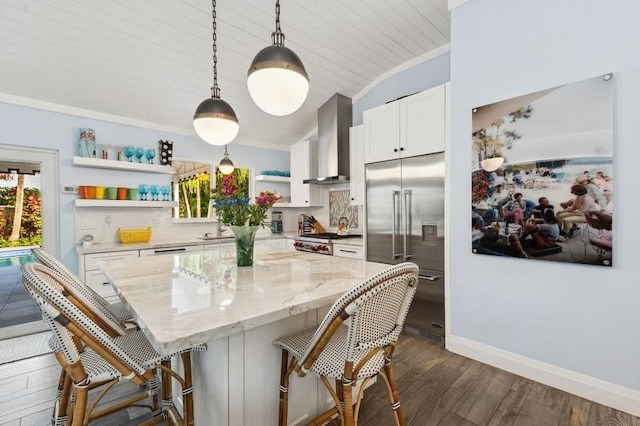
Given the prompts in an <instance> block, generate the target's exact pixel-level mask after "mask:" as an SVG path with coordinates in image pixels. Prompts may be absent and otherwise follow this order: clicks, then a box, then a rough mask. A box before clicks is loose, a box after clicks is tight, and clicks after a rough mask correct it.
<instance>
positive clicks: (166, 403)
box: [161, 359, 173, 416]
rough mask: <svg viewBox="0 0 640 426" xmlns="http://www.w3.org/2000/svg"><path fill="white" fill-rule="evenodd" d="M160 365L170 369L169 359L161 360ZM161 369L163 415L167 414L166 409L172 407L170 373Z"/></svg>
mask: <svg viewBox="0 0 640 426" xmlns="http://www.w3.org/2000/svg"><path fill="white" fill-rule="evenodd" d="M161 363H162V365H163V366H164V367H166V368H168V369H171V360H168V359H165V360H162V362H161ZM161 370H162V374H161V376H162V403H161V405H162V411H163V412H164V414H163V415H165V416H166V415H167V410H169V409H170V408H171V407H173V391H172V389H171V384H172V383H171V374H169V373H168V372H167V370H166V369H165V368H163V369H161Z"/></svg>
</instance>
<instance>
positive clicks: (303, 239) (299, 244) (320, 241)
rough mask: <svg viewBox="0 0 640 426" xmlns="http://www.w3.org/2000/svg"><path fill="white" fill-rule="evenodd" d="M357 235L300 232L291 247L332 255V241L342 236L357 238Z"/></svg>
mask: <svg viewBox="0 0 640 426" xmlns="http://www.w3.org/2000/svg"><path fill="white" fill-rule="evenodd" d="M358 237H359V235H338V234H336V233H333V232H325V233H323V234H302V235H299V236H297V237H296V238H295V239H294V241H293V247H294V248H295V249H296V250H298V251H306V252H309V253H318V254H326V255H329V256H333V241H335V240H339V239H342V238H358Z"/></svg>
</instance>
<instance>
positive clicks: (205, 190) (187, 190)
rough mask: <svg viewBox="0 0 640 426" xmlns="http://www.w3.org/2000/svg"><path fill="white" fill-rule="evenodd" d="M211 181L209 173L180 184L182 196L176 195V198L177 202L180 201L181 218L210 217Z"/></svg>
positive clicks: (198, 175)
mask: <svg viewBox="0 0 640 426" xmlns="http://www.w3.org/2000/svg"><path fill="white" fill-rule="evenodd" d="M210 181H211V179H210V176H209V174H208V173H199V174H197V175H196V176H194V177H191V178H189V179H184V180H182V181H180V182H179V184H178V189H179V191H180V194H176V195H177V196H175V197H174V199H175V200H178V210H179V212H180V216H179V217H182V218H194V217H195V218H200V217H208V213H209V211H208V210H209V199H210V196H209V194H210Z"/></svg>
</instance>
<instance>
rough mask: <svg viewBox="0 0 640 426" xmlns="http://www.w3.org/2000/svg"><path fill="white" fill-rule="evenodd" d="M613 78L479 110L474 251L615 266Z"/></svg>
mask: <svg viewBox="0 0 640 426" xmlns="http://www.w3.org/2000/svg"><path fill="white" fill-rule="evenodd" d="M612 78H614V76H613V75H612V74H607V75H605V76H598V77H594V78H591V79H588V80H582V81H579V82H575V83H571V84H566V85H563V86H559V87H554V88H551V89H548V90H543V91H540V92H536V93H530V94H527V95H523V96H519V97H516V98H511V99H507V100H504V101H500V102H496V103H493V104H490V105H485V106H480V107H476V108H473V109H472V111H471V114H472V117H473V120H472V122H473V124H472V126H473V130H472V149H473V161H472V172H471V216H472V217H471V240H472V242H471V246H472V251H473V252H474V253H477V254H485V255H493V256H505V257H517V258H523V259H531V260H550V261H558V262H571V263H583V264H592V265H602V266H611V265H612V262H613V226H614V223H613V222H614V221H613V205H614V203H613V198H614V179H613V168H614V163H613V137H612V133H613V132H612V127H613V84H612V83H611V79H612Z"/></svg>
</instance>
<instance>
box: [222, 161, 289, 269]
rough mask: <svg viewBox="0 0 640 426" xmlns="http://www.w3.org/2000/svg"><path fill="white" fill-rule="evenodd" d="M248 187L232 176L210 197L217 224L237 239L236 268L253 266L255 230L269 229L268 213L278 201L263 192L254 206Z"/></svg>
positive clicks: (277, 197)
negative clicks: (221, 225) (212, 201)
mask: <svg viewBox="0 0 640 426" xmlns="http://www.w3.org/2000/svg"><path fill="white" fill-rule="evenodd" d="M248 192H249V191H248V185H247V184H246V183H245V182H243V181H242V180H241V179H238V176H237V175H235V174H233V173H232V174H229V175H224V176H222V177H221V179H220V181H219V185H217V186H216V191H215V192H214V193H213V195H212V197H211V198H212V199H213V200H214V207H215V209H216V214H217V216H218V222H220V223H222V224H224V225H227V226H229V227H230V228H231V230H232V231H233V235H234V236H235V239H236V253H237V263H238V266H250V265H253V242H254V240H255V235H256V231H257V230H258V226H262V227H263V228H264V227H265V226H268V225H270V224H271V223H270V222H269V221H268V220H267V211H268V210H269V208H271V206H273V204H274V203H275V202H276V201H278V200H279V199H280V198H281V195H280V194H278V193H275V192H272V191H262V192H261V193H260V195H258V196H257V197H255V201H254V202H253V203H251V202H250V200H249V197H248Z"/></svg>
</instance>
